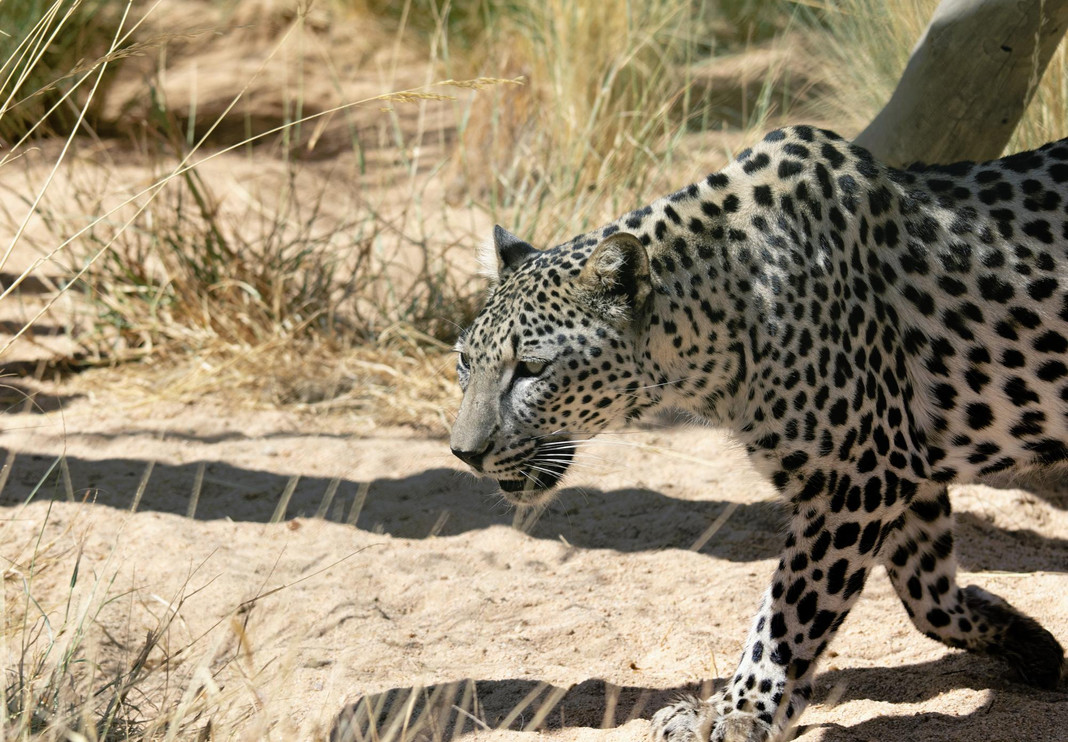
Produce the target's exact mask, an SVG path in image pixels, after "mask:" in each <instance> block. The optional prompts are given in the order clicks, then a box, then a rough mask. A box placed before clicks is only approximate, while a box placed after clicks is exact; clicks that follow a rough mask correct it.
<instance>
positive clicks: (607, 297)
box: [576, 232, 653, 318]
mask: <svg viewBox="0 0 1068 742" xmlns="http://www.w3.org/2000/svg"><path fill="white" fill-rule="evenodd" d="M576 281H577V283H578V284H579V286H580V287H581V288H582V289H584V290H585V291H586V292H588V294H589V295H590V297H591V298H592V299H593V300H594V301H595V303H597V304H599V305H601V306H602V308H603V309H604V310H605V312H606V313H607V314H608V315H610V316H615V317H618V316H628V317H630V318H637V317H638V316H639V315H640V314H641V312H642V310H643V309H644V308H645V305H646V303H647V302H648V301H649V297H650V296H651V295H652V291H653V286H652V282H651V281H650V278H649V254H648V253H647V252H646V250H645V246H644V245H642V243H641V242H640V241H639V240H638V238H637V237H635V236H634V235H632V234H628V233H627V232H616V233H615V234H613V235H611V236H609V237H606V238H605V239H604V240H602V241H601V242H600V243H599V244H598V245H597V247H595V248H593V253H592V254H591V255H590V257H589V258H588V259H587V260H586V265H584V266H583V267H582V272H581V273H580V274H579V276H578V278H577V279H576Z"/></svg>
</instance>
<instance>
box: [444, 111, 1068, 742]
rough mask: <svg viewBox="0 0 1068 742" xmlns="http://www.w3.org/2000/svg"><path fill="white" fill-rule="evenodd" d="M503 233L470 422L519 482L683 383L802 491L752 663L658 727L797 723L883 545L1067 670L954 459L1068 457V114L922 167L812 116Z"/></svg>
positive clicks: (991, 648) (1008, 637)
mask: <svg viewBox="0 0 1068 742" xmlns="http://www.w3.org/2000/svg"><path fill="white" fill-rule="evenodd" d="M484 252H485V254H484V262H485V263H486V272H487V275H488V276H489V291H488V298H487V299H486V301H485V304H484V306H483V307H482V309H481V310H480V311H479V312H478V314H477V315H476V316H475V318H474V319H473V321H472V322H471V324H470V326H469V327H468V328H467V329H466V330H464V331H463V332H462V333H461V335H460V338H459V340H458V342H457V344H456V348H455V350H456V351H457V353H458V355H457V364H456V365H457V376H458V379H459V384H460V387H461V389H462V391H463V397H462V400H461V402H460V407H459V410H458V412H457V415H456V418H455V421H454V425H453V427H452V431H451V438H450V446H451V449H452V452H453V453H454V454H455V455H456V456H457V457H459V458H460V459H461V460H462V461H463V462H465V463H466V464H467V465H469V466H470V467H471V468H472V469H473V470H474V471H475V472H477V473H478V474H480V475H482V476H484V477H488V478H490V479H492V480H496V483H497V484H498V485H499V488H500V491H501V492H502V493H503V496H504V497H505V498H506V499H507V500H508V501H510V502H512V503H514V504H515V505H518V506H521V507H534V506H542V507H544V506H545V503H547V502H548V501H549V500H551V498H552V496H553V494H554V493H555V492H556V491H557V490H558V488H559V483H560V481H561V479H562V478H563V477H564V476H565V475H566V474H567V472H568V471H569V469H570V467H571V464H572V462H573V461H574V459H575V454H576V451H577V449H578V448H579V446H580V445H581V444H583V443H585V442H587V441H589V440H590V439H591V438H593V437H594V436H596V435H597V434H598V433H600V432H602V431H604V430H605V429H606V428H607V427H608V426H610V425H613V424H621V423H623V422H625V421H633V420H636V419H638V418H640V417H641V416H643V415H649V414H651V413H654V412H655V411H657V410H683V411H685V412H687V413H689V414H691V415H693V416H695V417H696V418H698V419H700V420H703V421H707V422H708V423H710V424H711V425H714V426H718V427H721V428H724V429H726V430H727V431H728V432H729V434H730V435H731V436H732V437H733V438H734V439H735V440H736V441H737V442H738V443H739V444H741V446H743V447H744V450H745V451H746V453H747V454H748V457H749V459H750V461H751V462H752V464H753V466H754V468H755V470H756V472H757V473H759V474H760V475H761V476H763V477H765V478H767V479H768V480H770V483H771V485H772V486H773V487H774V489H775V491H776V492H777V493H778V495H779V498H778V499H779V500H780V501H781V503H782V506H783V508H784V511H785V514H786V517H785V520H786V525H785V533H784V536H783V538H784V541H783V545H782V549H781V552H780V554H779V560H778V564H777V566H776V567H775V568H774V574H773V575H772V577H771V580H770V584H769V585H768V587H767V589H766V591H765V592H764V593H763V596H762V597H761V599H760V602H759V608H758V610H757V612H756V615H755V617H754V618H753V621H752V624H751V629H750V630H749V633H748V637H747V638H746V640H745V644H744V649H743V651H742V653H741V659H740V661H739V663H738V665H737V669H736V670H735V672H734V673H733V675H731V676H729V677H728V678H727V679H726V681H725V682H724V683H722V687H719V689H718V690H716V692H714V693H712V695H711V696H710V697H708V698H707V699H700V698H697V697H695V696H683V697H680V698H679V699H678V700H677V702H675V703H672V704H671V705H669V706H667V707H666V708H664V709H661V710H659V711H658V712H656V713H655V714H654V715H653V717H652V720H651V724H650V735H651V738H652V739H654V740H657V741H658V742H706V741H709V740H711V741H715V742H720V741H724V740H725V741H729V742H738V741H744V742H758V741H759V742H763V741H764V740H774V739H783V738H789V736H790V734H791V730H792V729H793V728H794V726H795V725H796V724H797V720H798V718H799V717H800V715H801V713H802V711H803V710H804V708H805V706H806V704H807V703H808V702H809V701H810V699H811V697H812V690H813V679H814V676H815V673H816V668H817V663H818V660H819V659H820V656H821V655H823V654H824V653H825V652H826V650H827V647H828V645H829V644H830V642H831V640H832V638H833V637H834V635H835V633H836V631H837V630H838V629H839V627H840V626H841V625H842V623H843V621H845V619H846V617H847V615H848V614H849V612H850V610H851V608H852V607H853V606H854V604H855V602H856V600H857V598H858V596H859V595H860V594H861V590H862V589H863V587H864V584H865V581H866V580H867V578H868V576H869V575H870V574H871V573H872V571H873V569H875V568H876V567H877V566H879V565H882V566H883V567H884V568H885V572H886V574H887V575H888V576H889V579H890V581H891V583H892V584H893V588H894V590H895V591H896V593H897V596H898V597H899V598H900V600H901V603H902V604H903V605H904V608H905V611H906V613H907V614H908V617H909V619H910V620H911V623H912V624H913V625H914V626H915V627H916V628H917V629H918V630H919V631H921V632H923V633H924V634H925V635H926V636H928V637H930V638H932V639H934V640H937V641H939V642H942V643H943V644H945V645H947V646H949V647H952V648H958V649H964V650H968V651H971V652H976V653H983V654H987V655H991V656H994V657H996V658H1000V659H1001V660H1003V661H1004V663H1006V664H1007V665H1008V668H1009V669H1010V670H1011V671H1012V672H1014V673H1015V678H1016V679H1018V680H1019V681H1022V682H1024V683H1027V684H1030V685H1032V686H1035V687H1037V688H1040V689H1057V688H1059V687H1060V685H1061V681H1062V677H1063V676H1064V674H1065V662H1064V650H1063V649H1062V647H1061V644H1060V643H1059V642H1058V640H1057V638H1055V637H1054V636H1053V634H1051V633H1050V632H1049V631H1048V630H1046V629H1045V628H1043V627H1042V626H1041V625H1040V624H1039V623H1038V622H1037V621H1036V620H1035V619H1033V618H1031V617H1030V616H1028V615H1026V614H1024V613H1023V612H1021V611H1020V610H1018V609H1017V608H1015V607H1013V606H1012V605H1011V604H1010V603H1008V602H1007V601H1006V600H1004V599H1002V598H1001V597H999V596H997V595H995V594H993V593H990V592H988V591H986V590H984V589H982V588H981V587H977V586H974V585H968V586H961V585H959V584H958V581H957V560H956V558H955V555H954V522H953V511H952V508H951V504H950V499H949V495H948V486H949V485H951V484H956V483H966V482H975V481H987V480H989V479H990V478H994V477H999V476H1001V477H1005V476H1015V475H1017V474H1020V473H1034V472H1042V471H1047V472H1056V471H1057V470H1058V469H1059V467H1061V466H1062V465H1063V464H1064V463H1065V462H1066V461H1068V139H1065V140H1061V141H1059V142H1053V143H1050V144H1047V145H1045V146H1043V147H1041V148H1039V149H1036V150H1033V151H1028V152H1022V153H1019V154H1013V155H1011V156H1006V157H1003V158H1002V159H995V160H992V161H989V162H982V163H974V162H960V163H955V164H950V165H933V166H924V165H916V166H910V167H907V168H894V167H890V166H887V165H884V164H882V163H881V162H879V161H878V160H877V159H876V158H875V157H874V156H873V155H872V154H871V153H870V152H868V151H867V150H865V149H863V148H861V147H859V146H857V145H856V144H854V143H852V142H849V141H847V140H845V139H843V138H842V137H840V136H838V135H837V134H835V133H833V132H830V131H826V130H823V129H820V128H817V127H814V126H803V125H799V126H792V127H787V128H782V129H778V130H775V131H772V132H771V133H769V134H767V135H766V136H765V137H764V138H763V139H762V140H761V141H759V142H758V143H756V144H754V145H753V146H752V147H750V148H748V149H746V150H744V151H742V152H740V153H739V154H738V155H737V157H736V158H735V159H734V160H733V161H731V162H730V163H729V164H728V165H727V166H726V167H725V168H724V169H722V170H720V171H718V172H715V173H712V174H710V175H708V176H707V177H705V178H704V179H703V180H700V181H699V182H696V183H693V184H691V185H688V186H686V187H684V188H682V189H681V190H678V191H676V192H675V193H672V194H671V195H668V196H665V197H664V198H661V199H659V200H657V201H655V202H654V203H652V204H650V205H647V206H644V207H641V208H638V209H636V210H634V211H631V212H630V213H628V214H626V215H624V216H622V217H620V218H619V219H617V220H615V221H613V222H611V223H609V224H607V225H605V226H602V227H599V228H597V229H593V230H592V231H589V232H586V233H584V234H581V235H579V236H577V237H574V238H573V239H571V240H569V241H567V242H564V243H562V244H559V245H557V246H555V247H551V248H545V249H539V248H535V247H534V246H533V245H532V244H531V243H530V242H527V241H525V240H523V239H521V238H520V237H517V236H516V235H513V234H512V233H510V232H508V231H507V230H505V229H503V228H501V227H499V226H498V227H496V228H495V229H494V232H493V239H492V244H488V245H487V249H485V251H484ZM1062 473H1063V472H1062Z"/></svg>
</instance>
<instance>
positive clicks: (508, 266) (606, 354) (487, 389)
mask: <svg viewBox="0 0 1068 742" xmlns="http://www.w3.org/2000/svg"><path fill="white" fill-rule="evenodd" d="M487 257H488V258H489V259H488V260H484V261H483V262H484V263H487V264H488V271H487V272H488V273H489V276H490V281H491V290H490V296H489V299H488V300H487V302H486V304H485V306H484V307H483V309H482V311H481V312H480V313H479V314H478V316H477V317H476V318H475V320H474V322H473V323H472V324H471V326H470V327H469V328H468V329H467V330H466V331H465V332H464V333H463V335H462V336H461V338H460V340H459V341H458V342H457V344H456V350H457V353H458V356H457V374H458V376H459V380H460V386H461V388H462V389H463V392H464V396H463V401H462V402H461V404H460V410H459V413H458V414H457V417H456V421H455V423H454V425H453V428H452V437H451V440H450V445H451V447H452V452H453V453H454V454H455V455H456V456H458V457H459V458H460V459H461V460H463V461H464V462H466V463H467V464H469V465H470V466H471V467H472V468H473V469H475V470H476V471H477V472H479V473H481V474H484V475H486V476H488V477H492V478H493V479H495V480H497V482H498V484H499V485H500V487H501V490H502V491H503V493H504V495H505V497H506V498H507V499H508V500H509V501H511V502H512V503H514V504H517V505H537V504H543V503H545V502H547V501H548V500H549V499H550V498H551V497H552V492H553V490H554V488H555V487H556V485H557V484H558V483H559V481H560V479H561V478H562V477H563V476H564V474H565V473H566V472H567V470H568V468H569V467H570V465H571V462H572V460H573V458H574V455H575V450H576V446H577V444H578V443H579V442H580V441H583V440H587V439H589V438H592V437H593V436H595V435H596V434H597V433H599V432H601V431H602V430H603V429H604V428H605V427H606V426H607V425H608V424H609V423H610V422H612V420H613V419H616V418H619V417H621V416H625V415H627V414H629V413H630V412H632V411H633V410H635V409H637V407H638V405H639V400H640V387H641V381H640V379H641V354H642V348H643V336H644V334H645V330H646V327H647V325H648V319H649V307H650V303H651V301H650V299H651V294H652V285H651V283H650V277H649V258H648V255H647V253H646V250H645V247H644V246H643V245H642V244H641V242H640V241H639V240H638V239H637V238H636V237H634V236H633V235H630V234H626V233H622V232H617V233H615V234H612V235H610V236H609V237H606V238H604V239H602V240H597V239H589V238H577V239H576V240H573V241H572V242H570V243H567V244H565V245H561V246H559V247H555V248H552V249H549V250H537V249H535V248H534V247H532V246H531V245H530V244H529V243H527V242H524V241H523V240H520V239H519V238H517V237H515V236H514V235H512V234H509V233H508V232H507V231H505V230H504V229H502V228H501V227H496V228H495V230H494V240H493V245H492V252H491V253H490V254H489V255H488V256H487Z"/></svg>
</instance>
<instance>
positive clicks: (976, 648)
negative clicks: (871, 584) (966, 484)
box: [881, 485, 1064, 689]
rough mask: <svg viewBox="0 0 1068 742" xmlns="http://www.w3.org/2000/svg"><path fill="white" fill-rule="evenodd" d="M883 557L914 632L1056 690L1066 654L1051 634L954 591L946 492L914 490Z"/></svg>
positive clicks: (978, 595) (977, 596) (968, 590)
mask: <svg viewBox="0 0 1068 742" xmlns="http://www.w3.org/2000/svg"><path fill="white" fill-rule="evenodd" d="M881 554H882V557H883V559H884V561H885V565H886V570H887V573H888V574H889V576H890V581H891V582H892V583H893V585H894V589H895V590H896V591H897V594H898V597H899V598H900V599H901V602H902V603H903V604H904V606H905V610H906V611H907V612H908V615H909V618H910V619H911V620H912V623H913V625H915V626H916V628H917V629H919V630H920V631H922V632H923V633H924V634H926V635H927V636H929V637H931V638H932V639H935V640H937V641H940V642H942V643H943V644H946V645H948V646H950V647H957V648H960V649H966V650H968V651H971V652H977V653H983V654H989V655H992V656H996V657H1000V658H1001V659H1003V660H1005V661H1006V662H1007V663H1008V664H1009V665H1010V666H1012V668H1013V669H1014V670H1015V671H1016V673H1017V675H1018V676H1019V677H1020V679H1021V680H1023V681H1024V682H1026V683H1029V684H1031V685H1034V686H1037V687H1040V688H1050V689H1052V688H1055V687H1057V685H1058V684H1059V683H1060V680H1061V677H1062V674H1063V672H1064V650H1063V649H1062V648H1061V645H1060V643H1059V642H1058V641H1057V639H1056V638H1054V636H1053V635H1052V634H1051V633H1050V632H1049V631H1047V630H1046V629H1044V628H1042V626H1041V625H1040V624H1039V623H1038V622H1037V621H1035V620H1034V619H1033V618H1031V617H1030V616H1027V615H1025V614H1023V613H1021V612H1020V611H1019V610H1017V609H1016V608H1014V607H1013V606H1012V605H1010V604H1009V603H1008V602H1006V601H1005V600H1003V599H1002V598H1000V597H998V596H997V595H994V594H992V593H989V592H987V591H986V590H983V589H982V588H980V587H976V586H975V585H969V586H967V587H960V586H959V585H958V584H957V560H956V557H955V556H954V553H953V515H952V511H951V508H950V503H949V495H948V493H947V492H946V488H945V486H943V485H927V486H925V487H921V488H920V490H919V491H918V492H917V493H916V495H915V496H914V498H913V500H912V502H911V503H910V506H909V508H908V509H907V510H906V511H905V513H904V514H903V515H902V518H901V522H900V528H898V529H897V530H895V531H894V532H893V534H892V535H891V536H889V537H888V538H887V542H886V543H885V544H884V547H883V550H882V553H881Z"/></svg>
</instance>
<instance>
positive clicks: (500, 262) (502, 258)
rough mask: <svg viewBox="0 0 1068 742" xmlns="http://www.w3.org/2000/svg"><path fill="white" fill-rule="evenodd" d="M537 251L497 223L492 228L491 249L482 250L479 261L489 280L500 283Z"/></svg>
mask: <svg viewBox="0 0 1068 742" xmlns="http://www.w3.org/2000/svg"><path fill="white" fill-rule="evenodd" d="M487 248H489V246H488V245H487ZM537 252H538V250H537V249H536V248H535V247H534V246H533V245H531V244H530V243H529V242H524V241H523V240H521V239H519V238H518V237H516V236H515V235H514V234H512V233H511V232H509V231H508V230H507V229H505V228H504V227H502V226H501V225H499V224H498V225H496V226H495V227H494V228H493V246H492V250H491V249H485V250H483V251H482V253H481V255H480V256H479V262H480V263H481V264H482V271H483V273H484V274H485V275H486V276H487V277H489V279H490V281H491V282H492V283H500V282H501V281H503V280H504V279H506V278H507V277H508V276H510V275H511V274H512V273H514V272H515V270H516V268H518V267H519V266H520V265H522V264H523V263H524V262H526V261H527V260H528V259H529V258H531V257H533V256H534V255H535V254H536V253H537Z"/></svg>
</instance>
